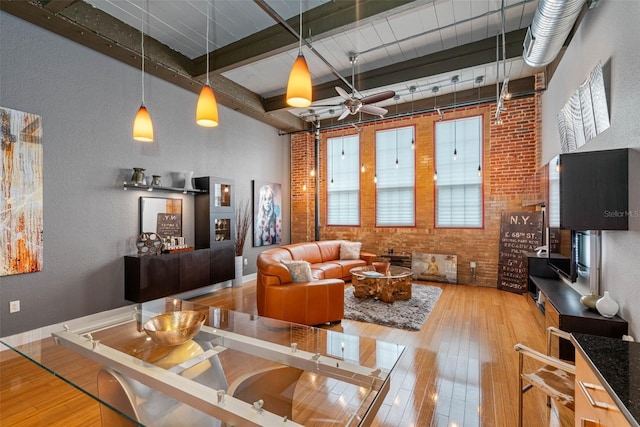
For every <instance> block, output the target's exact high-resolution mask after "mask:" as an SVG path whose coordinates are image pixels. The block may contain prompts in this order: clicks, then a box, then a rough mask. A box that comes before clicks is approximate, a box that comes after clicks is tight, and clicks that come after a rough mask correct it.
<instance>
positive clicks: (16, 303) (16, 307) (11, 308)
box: [9, 300, 20, 313]
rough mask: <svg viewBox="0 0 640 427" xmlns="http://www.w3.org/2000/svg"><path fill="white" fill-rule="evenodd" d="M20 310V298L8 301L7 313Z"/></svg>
mask: <svg viewBox="0 0 640 427" xmlns="http://www.w3.org/2000/svg"><path fill="white" fill-rule="evenodd" d="M19 311H20V300H15V301H11V302H10V303H9V313H17V312H19Z"/></svg>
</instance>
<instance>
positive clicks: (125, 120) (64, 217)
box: [0, 12, 290, 337]
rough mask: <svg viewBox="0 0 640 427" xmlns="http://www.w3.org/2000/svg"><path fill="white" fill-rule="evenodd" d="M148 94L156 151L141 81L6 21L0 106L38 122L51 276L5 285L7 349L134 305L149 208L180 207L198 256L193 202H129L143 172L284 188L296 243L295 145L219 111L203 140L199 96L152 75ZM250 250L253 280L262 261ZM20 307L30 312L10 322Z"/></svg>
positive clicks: (2, 323) (128, 70)
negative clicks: (12, 309) (30, 335)
mask: <svg viewBox="0 0 640 427" xmlns="http://www.w3.org/2000/svg"><path fill="white" fill-rule="evenodd" d="M285 78H286V76H285ZM145 83H146V86H145V98H146V99H145V101H146V102H145V103H146V105H147V107H148V109H149V111H150V113H151V116H152V119H153V123H154V128H155V142H153V143H150V144H144V143H139V142H136V141H134V140H133V139H132V138H131V132H132V124H133V117H134V115H135V113H136V111H137V109H138V107H139V106H140V100H141V98H140V96H141V95H140V91H141V89H140V70H139V69H135V68H133V67H129V66H127V65H124V64H121V63H120V62H117V61H115V60H112V59H110V58H108V57H106V56H103V55H100V54H98V53H96V52H93V51H91V50H89V49H87V48H85V47H83V46H80V45H78V44H75V43H73V42H71V41H68V40H66V39H64V38H62V37H59V36H57V35H55V34H53V33H49V32H47V31H44V30H42V29H40V28H38V27H35V26H33V25H31V24H29V23H27V22H25V21H22V20H20V19H18V18H15V17H14V16H12V15H9V14H6V13H4V12H0V105H2V106H3V107H6V108H12V109H16V110H21V111H27V112H31V113H35V114H39V115H41V116H42V122H43V148H44V268H43V270H42V271H41V272H38V273H31V274H23V275H17V276H7V277H2V278H0V304H1V308H0V312H1V318H0V337H5V336H9V335H12V334H16V333H19V332H24V331H28V330H31V329H35V328H38V327H41V326H45V325H50V324H53V323H58V322H62V321H65V320H69V319H73V318H76V317H79V316H84V315H87V314H92V313H96V312H100V311H104V310H107V309H111V308H115V307H119V306H122V305H125V304H127V303H128V302H127V301H125V300H124V298H123V293H124V283H123V275H124V261H123V255H126V254H130V253H133V252H135V248H134V243H135V240H136V237H137V235H138V198H139V197H141V196H156V197H163V196H165V197H173V198H183V199H184V201H183V215H184V224H183V229H184V233H183V234H184V236H185V237H186V239H187V243H190V244H193V198H192V196H187V195H182V194H181V193H177V194H174V193H160V192H158V193H146V192H141V191H131V190H130V191H123V190H122V181H123V180H128V179H130V178H131V174H132V170H131V168H132V167H134V166H136V167H144V168H146V170H147V173H153V174H160V175H163V181H164V183H165V184H168V183H170V178H171V173H175V172H180V171H184V170H193V171H194V172H195V173H194V176H218V177H224V178H228V179H232V180H234V181H235V189H236V191H237V193H236V195H237V200H241V199H249V198H250V197H251V180H254V179H256V180H263V181H270V182H279V183H281V184H282V188H283V198H282V199H283V205H284V206H283V207H282V211H283V225H284V235H283V242H284V243H287V242H288V241H289V240H290V233H289V230H290V227H289V224H290V215H289V212H290V208H289V199H290V198H289V180H290V173H289V171H290V163H289V137H284V136H279V135H278V132H277V130H276V129H274V128H272V127H270V126H267V125H265V124H263V123H261V122H258V121H255V120H253V119H251V118H248V117H246V116H244V115H241V114H239V113H237V112H235V111H232V110H230V109H227V108H225V107H222V106H220V125H219V126H218V127H217V128H214V129H208V128H201V127H200V126H197V125H196V124H195V104H196V99H197V95H196V94H193V93H190V92H187V91H185V90H183V89H181V88H178V87H175V86H172V85H170V84H168V83H166V82H164V81H162V80H160V79H157V78H155V77H153V76H149V75H147V78H146V82H145ZM250 238H251V236H249V240H248V243H247V246H246V248H245V257H246V258H248V262H249V265H248V267H247V268H246V269H245V274H250V273H254V272H255V271H256V269H255V259H256V256H257V254H258V253H259V249H258V248H256V249H254V248H251V240H250ZM13 300H20V302H21V311H20V312H19V313H14V314H9V301H13Z"/></svg>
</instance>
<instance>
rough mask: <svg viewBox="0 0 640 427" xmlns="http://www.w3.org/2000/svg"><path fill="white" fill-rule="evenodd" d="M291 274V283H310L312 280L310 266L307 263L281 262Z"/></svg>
mask: <svg viewBox="0 0 640 427" xmlns="http://www.w3.org/2000/svg"><path fill="white" fill-rule="evenodd" d="M281 262H282V263H283V264H284V266H285V267H287V269H288V270H289V274H291V280H293V283H302V282H310V281H312V280H313V276H312V275H311V264H309V262H308V261H302V260H301V261H287V260H282V261H281Z"/></svg>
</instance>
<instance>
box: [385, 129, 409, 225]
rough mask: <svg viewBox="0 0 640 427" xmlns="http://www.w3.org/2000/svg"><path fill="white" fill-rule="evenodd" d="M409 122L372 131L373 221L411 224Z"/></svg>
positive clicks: (390, 223)
mask: <svg viewBox="0 0 640 427" xmlns="http://www.w3.org/2000/svg"><path fill="white" fill-rule="evenodd" d="M413 147H414V128H413V126H409V127H402V128H395V129H389V130H383V131H378V132H376V225H377V226H413V225H415V187H416V186H415V181H416V180H415V155H414V150H413Z"/></svg>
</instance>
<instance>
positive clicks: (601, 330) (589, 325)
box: [529, 276, 628, 361]
mask: <svg viewBox="0 0 640 427" xmlns="http://www.w3.org/2000/svg"><path fill="white" fill-rule="evenodd" d="M529 286H530V288H534V289H535V290H536V292H535V295H536V297H537V298H538V300H537V301H536V302H538V301H540V300H541V298H540V294H543V295H544V296H543V297H542V299H543V300H544V303H543V304H544V306H543V307H544V310H543V311H544V313H545V326H556V327H557V328H560V329H561V330H563V331H566V332H581V333H584V334H590V335H598V336H603V337H610V338H622V336H623V335H626V334H627V331H628V324H627V321H626V320H624V319H622V318H620V317H619V316H615V317H613V318H611V319H608V318H606V317H603V316H601V315H600V314H599V313H597V312H595V311H593V310H590V309H588V308H587V307H585V306H584V305H582V304H581V303H580V296H581V295H580V294H579V293H578V292H577V291H576V290H574V289H573V288H572V287H570V286H569V285H567V284H566V283H564V282H563V281H562V280H559V279H549V278H542V277H536V276H529ZM529 295H530V296H531V297H532V298H534V296H533V295H532V294H531V293H529ZM541 309H542V308H541ZM558 353H559V356H560V358H561V359H564V360H571V361H573V360H575V352H574V348H573V346H572V345H571V343H568V342H566V341H565V340H560V342H559V350H558Z"/></svg>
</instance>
